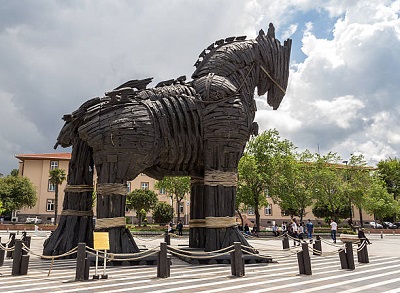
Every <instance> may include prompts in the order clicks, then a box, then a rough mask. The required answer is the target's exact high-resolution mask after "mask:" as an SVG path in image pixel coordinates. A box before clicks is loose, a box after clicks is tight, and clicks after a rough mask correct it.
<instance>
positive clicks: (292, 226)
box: [289, 219, 300, 246]
mask: <svg viewBox="0 0 400 293" xmlns="http://www.w3.org/2000/svg"><path fill="white" fill-rule="evenodd" d="M289 232H290V234H291V236H292V237H293V238H294V239H293V246H296V241H297V223H296V219H292V222H291V223H290V230H289ZM299 245H300V243H299Z"/></svg>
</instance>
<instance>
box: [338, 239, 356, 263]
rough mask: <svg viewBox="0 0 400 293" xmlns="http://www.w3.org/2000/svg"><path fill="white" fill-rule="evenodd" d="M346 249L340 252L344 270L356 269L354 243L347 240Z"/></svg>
mask: <svg viewBox="0 0 400 293" xmlns="http://www.w3.org/2000/svg"><path fill="white" fill-rule="evenodd" d="M345 246H346V248H345V250H342V251H340V252H339V258H340V264H341V266H342V269H344V270H354V269H355V265H354V255H353V243H352V242H345Z"/></svg>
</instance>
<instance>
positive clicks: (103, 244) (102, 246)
mask: <svg viewBox="0 0 400 293" xmlns="http://www.w3.org/2000/svg"><path fill="white" fill-rule="evenodd" d="M93 242H94V245H93V248H94V249H95V250H96V266H95V273H94V275H93V279H99V275H98V274H97V269H98V266H99V250H104V258H103V275H102V276H101V278H102V279H107V278H108V276H107V275H106V263H107V250H109V249H110V239H109V235H108V232H93Z"/></svg>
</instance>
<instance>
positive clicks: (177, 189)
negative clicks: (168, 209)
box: [155, 176, 190, 221]
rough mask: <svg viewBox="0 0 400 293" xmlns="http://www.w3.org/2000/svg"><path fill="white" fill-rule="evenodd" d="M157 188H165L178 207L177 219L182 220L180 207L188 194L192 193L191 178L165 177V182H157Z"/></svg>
mask: <svg viewBox="0 0 400 293" xmlns="http://www.w3.org/2000/svg"><path fill="white" fill-rule="evenodd" d="M155 187H156V188H159V189H161V188H163V189H165V192H166V193H167V195H168V196H169V197H171V199H172V202H175V203H176V205H177V218H178V221H179V220H180V219H181V213H180V212H181V211H180V208H179V207H180V205H181V202H182V200H183V199H184V198H185V196H186V194H187V193H189V192H190V177H187V176H184V177H164V179H163V180H160V181H157V182H156V184H155Z"/></svg>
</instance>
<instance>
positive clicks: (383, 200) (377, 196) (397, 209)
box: [365, 176, 400, 220]
mask: <svg viewBox="0 0 400 293" xmlns="http://www.w3.org/2000/svg"><path fill="white" fill-rule="evenodd" d="M372 178H373V179H372V184H371V185H370V188H369V189H368V191H367V193H366V197H365V210H366V211H367V212H369V213H371V214H373V215H374V217H375V219H380V220H382V219H384V218H385V217H389V216H393V215H394V214H396V213H397V214H398V213H400V203H399V202H398V201H397V200H395V199H394V198H393V195H392V194H390V193H388V191H387V187H386V186H385V182H384V181H383V180H382V179H381V178H379V177H378V176H373V177H372Z"/></svg>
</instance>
